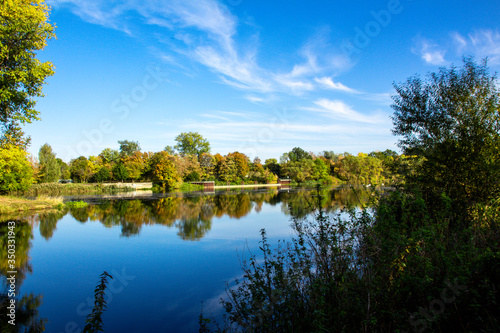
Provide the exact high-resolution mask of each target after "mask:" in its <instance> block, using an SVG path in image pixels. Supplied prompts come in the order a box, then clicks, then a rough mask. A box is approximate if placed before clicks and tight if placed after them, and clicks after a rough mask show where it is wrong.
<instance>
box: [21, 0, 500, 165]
mask: <svg viewBox="0 0 500 333" xmlns="http://www.w3.org/2000/svg"><path fill="white" fill-rule="evenodd" d="M48 3H49V4H50V5H51V6H52V8H53V10H52V13H51V21H52V23H55V24H56V25H57V29H56V34H57V39H53V40H51V41H50V42H49V44H48V46H47V47H46V49H45V50H44V51H43V52H40V54H39V58H40V59H41V60H42V61H46V60H49V61H52V62H53V63H54V65H55V67H56V73H55V75H54V76H53V77H51V78H49V79H48V80H47V82H48V84H47V85H46V86H45V88H44V93H45V97H44V98H42V99H40V101H39V102H38V104H37V108H38V110H39V111H40V112H41V118H42V120H41V121H38V122H34V123H32V124H29V125H27V126H26V127H25V131H26V132H27V133H28V134H29V135H31V137H32V144H31V147H30V152H31V153H33V154H35V155H37V154H38V150H39V148H40V147H41V146H42V145H43V144H44V143H49V144H50V145H51V146H52V148H53V150H54V151H55V152H56V154H57V156H58V157H61V158H62V159H63V160H65V161H69V160H70V159H72V158H76V157H78V156H80V155H84V156H89V155H97V154H99V153H100V152H101V151H102V150H103V149H104V148H108V147H109V148H113V149H118V144H117V141H118V140H124V139H127V140H133V141H139V143H140V145H141V147H142V150H143V151H153V152H156V151H160V150H162V149H163V148H164V147H165V146H167V145H174V144H175V141H174V139H175V137H176V136H177V135H178V134H179V133H181V132H188V131H194V132H199V133H200V134H202V135H203V136H204V137H205V138H207V139H208V140H209V142H210V144H211V147H212V153H221V154H227V153H229V152H233V151H240V152H243V153H245V154H247V155H248V156H249V157H251V158H252V159H253V158H254V157H255V156H259V157H260V158H261V159H262V160H264V159H266V158H272V157H275V158H279V156H280V155H281V154H282V153H284V152H287V151H289V150H291V149H292V148H293V147H297V146H298V147H301V148H303V149H305V150H307V151H312V152H315V153H318V152H320V151H323V150H333V151H334V152H336V153H342V152H350V153H353V154H356V153H358V152H366V153H368V152H370V151H374V150H385V149H394V150H397V146H396V142H397V138H396V137H394V136H393V135H392V134H391V128H392V122H391V119H390V115H391V114H392V109H391V107H390V104H391V98H390V94H391V93H393V87H392V83H393V82H402V81H405V80H406V79H407V78H408V77H409V76H411V75H414V74H417V73H419V74H422V75H425V74H426V73H427V72H429V71H436V70H437V69H438V68H439V67H440V66H450V65H451V64H456V65H458V66H460V65H461V59H462V56H463V55H471V56H474V57H475V58H476V59H477V60H479V59H482V58H484V57H486V56H487V57H489V59H490V62H489V64H490V68H491V69H492V70H493V71H498V70H499V69H500V21H499V20H498V18H499V13H500V2H499V1H497V0H490V1H480V2H472V1H453V2H451V1H427V0H413V1H412V0H400V1H398V0H389V1H350V2H348V1H332V0H329V1H326V0H316V1H314V0H313V1H302V0H300V1H299V0H298V1H260V0H221V1H216V0H168V1H162V0H157V1H153V0H128V1H113V0H52V1H48Z"/></svg>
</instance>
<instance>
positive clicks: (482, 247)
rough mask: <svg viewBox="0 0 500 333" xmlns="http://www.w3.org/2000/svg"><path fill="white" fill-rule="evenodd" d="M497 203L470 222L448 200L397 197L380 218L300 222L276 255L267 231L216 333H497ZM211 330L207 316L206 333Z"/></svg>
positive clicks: (352, 215)
mask: <svg viewBox="0 0 500 333" xmlns="http://www.w3.org/2000/svg"><path fill="white" fill-rule="evenodd" d="M320 200H321V199H320ZM498 203H499V202H498V201H496V202H493V203H491V204H490V205H485V206H480V207H476V208H475V214H471V215H468V217H464V216H458V215H456V214H455V213H454V210H453V209H452V206H453V205H452V202H451V200H450V199H449V198H447V197H446V196H444V195H443V196H442V197H441V199H440V200H439V202H433V203H431V204H429V203H426V202H425V200H424V199H423V198H422V197H421V196H420V195H419V193H418V192H417V191H415V192H410V193H406V194H404V193H402V192H398V191H396V192H394V193H392V194H391V195H390V196H389V197H387V198H384V199H383V200H382V201H381V202H380V203H378V204H377V205H376V208H375V209H374V211H373V212H372V213H370V212H369V211H368V210H364V211H362V212H355V211H350V212H349V214H348V218H345V217H344V218H343V217H342V215H338V214H337V215H331V214H330V215H327V214H325V213H324V212H322V211H321V210H319V211H317V212H316V213H314V214H313V215H312V216H311V217H310V218H306V219H296V218H293V219H292V220H293V227H294V229H295V231H296V237H295V238H294V239H293V241H292V242H288V243H286V242H279V243H278V245H277V247H276V248H275V249H271V245H270V244H269V242H268V240H267V238H266V233H265V230H262V231H261V233H262V241H261V252H262V253H261V254H262V256H261V257H257V256H255V255H251V256H250V257H249V258H248V259H247V260H246V261H243V272H244V275H243V278H242V279H241V280H236V281H234V283H233V284H231V285H228V286H227V298H226V299H223V300H221V303H222V306H223V307H224V310H225V313H226V315H225V323H224V326H223V328H219V327H218V326H217V329H216V331H218V332H233V331H236V332H240V331H242V332H424V331H426V332H443V331H450V332H451V331H453V332H498V327H500V307H499V304H498V302H499V301H500V300H499V296H500V295H499V289H500V233H499V230H500V228H499V221H498V215H499V212H500V209H499V205H498ZM430 206H432V207H431V208H432V209H431V208H430ZM344 215H345V214H344ZM470 216H473V217H470ZM463 219H470V220H469V221H468V222H469V223H463V221H462V220H463ZM464 225H467V226H469V227H467V228H463V227H462V226H464ZM212 326H216V323H215V322H214V321H213V320H210V319H207V318H204V317H203V314H201V316H200V332H209V331H210V328H211V327H212Z"/></svg>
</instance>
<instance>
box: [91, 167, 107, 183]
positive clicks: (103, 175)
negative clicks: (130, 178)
mask: <svg viewBox="0 0 500 333" xmlns="http://www.w3.org/2000/svg"><path fill="white" fill-rule="evenodd" d="M110 179H111V170H110V169H109V167H107V166H103V167H101V168H100V169H99V171H97V172H96V173H95V174H94V177H92V180H93V181H95V182H98V183H101V182H105V181H107V180H110Z"/></svg>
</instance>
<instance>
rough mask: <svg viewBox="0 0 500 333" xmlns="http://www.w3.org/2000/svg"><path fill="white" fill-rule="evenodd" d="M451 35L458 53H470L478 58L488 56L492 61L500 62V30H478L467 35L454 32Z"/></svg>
mask: <svg viewBox="0 0 500 333" xmlns="http://www.w3.org/2000/svg"><path fill="white" fill-rule="evenodd" d="M451 36H452V40H453V42H454V43H455V46H456V49H457V52H458V53H460V54H464V53H468V54H471V55H474V56H475V57H477V58H486V57H488V59H489V61H490V63H494V64H500V31H498V30H491V29H484V30H476V31H474V32H473V33H470V34H468V35H467V36H463V35H461V34H459V33H458V32H454V33H452V34H451Z"/></svg>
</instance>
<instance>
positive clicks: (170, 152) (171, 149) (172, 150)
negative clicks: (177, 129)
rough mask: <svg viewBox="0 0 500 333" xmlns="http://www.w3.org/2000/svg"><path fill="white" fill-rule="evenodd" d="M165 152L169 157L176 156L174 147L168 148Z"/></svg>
mask: <svg viewBox="0 0 500 333" xmlns="http://www.w3.org/2000/svg"><path fill="white" fill-rule="evenodd" d="M163 150H164V151H166V152H167V153H168V154H169V155H175V149H174V147H172V146H166V147H165V149H163Z"/></svg>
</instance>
